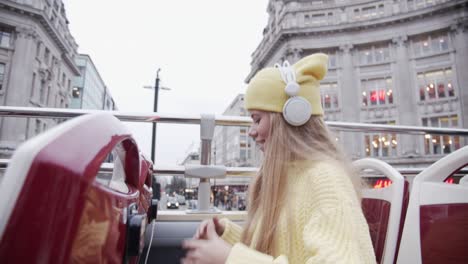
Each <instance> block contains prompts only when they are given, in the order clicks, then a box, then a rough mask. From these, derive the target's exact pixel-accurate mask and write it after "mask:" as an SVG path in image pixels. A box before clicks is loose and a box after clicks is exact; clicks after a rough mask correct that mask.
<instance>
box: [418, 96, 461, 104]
mask: <svg viewBox="0 0 468 264" xmlns="http://www.w3.org/2000/svg"><path fill="white" fill-rule="evenodd" d="M457 101H458V96H455V97H450V98H443V99H430V100H425V101H418V105H438V104H443V103H450V102H457Z"/></svg>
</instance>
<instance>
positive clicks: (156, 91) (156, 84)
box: [151, 68, 161, 164]
mask: <svg viewBox="0 0 468 264" xmlns="http://www.w3.org/2000/svg"><path fill="white" fill-rule="evenodd" d="M160 71H161V68H158V70H157V71H156V81H155V82H154V107H153V111H154V112H155V113H156V112H158V94H159V72H160ZM155 152H156V122H153V135H152V140H151V160H152V161H153V164H156V157H155V156H156V153H155Z"/></svg>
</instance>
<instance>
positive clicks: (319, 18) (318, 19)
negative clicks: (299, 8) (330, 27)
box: [312, 13, 327, 26]
mask: <svg viewBox="0 0 468 264" xmlns="http://www.w3.org/2000/svg"><path fill="white" fill-rule="evenodd" d="M326 24H327V16H326V15H325V14H324V13H320V14H312V25H314V26H320V25H326Z"/></svg>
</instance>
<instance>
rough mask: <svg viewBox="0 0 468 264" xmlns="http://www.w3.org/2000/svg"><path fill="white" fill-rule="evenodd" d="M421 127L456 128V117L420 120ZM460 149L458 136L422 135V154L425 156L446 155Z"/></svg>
mask: <svg viewBox="0 0 468 264" xmlns="http://www.w3.org/2000/svg"><path fill="white" fill-rule="evenodd" d="M422 125H423V126H425V127H458V116H457V115H450V116H439V117H427V118H423V119H422ZM460 147H461V143H460V136H450V135H435V134H426V135H424V153H425V154H426V155H440V154H447V153H451V152H453V151H455V150H457V149H459V148H460Z"/></svg>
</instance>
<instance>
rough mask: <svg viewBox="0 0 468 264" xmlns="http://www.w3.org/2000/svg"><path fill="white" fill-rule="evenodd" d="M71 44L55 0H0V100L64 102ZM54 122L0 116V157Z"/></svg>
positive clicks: (71, 70) (71, 72)
mask: <svg viewBox="0 0 468 264" xmlns="http://www.w3.org/2000/svg"><path fill="white" fill-rule="evenodd" d="M77 47H78V45H77V44H76V42H75V40H74V38H73V37H72V35H71V34H70V31H69V29H68V20H67V17H66V14H65V7H64V4H63V3H62V1H61V0H0V105H6V106H29V107H57V108H68V107H69V105H70V102H71V96H72V81H73V79H74V78H75V77H77V76H80V71H79V69H78V67H77V66H76V64H75V56H76V55H77ZM57 122H58V120H54V119H40V118H0V157H8V156H10V155H11V153H12V151H13V150H14V149H16V147H17V145H18V144H20V143H21V142H23V141H24V140H26V139H28V138H30V137H32V136H34V135H36V134H38V133H40V132H42V131H44V130H46V129H47V128H49V127H51V126H54V125H56V123H57Z"/></svg>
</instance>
